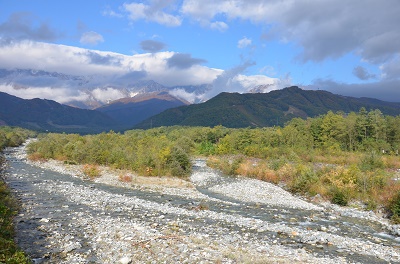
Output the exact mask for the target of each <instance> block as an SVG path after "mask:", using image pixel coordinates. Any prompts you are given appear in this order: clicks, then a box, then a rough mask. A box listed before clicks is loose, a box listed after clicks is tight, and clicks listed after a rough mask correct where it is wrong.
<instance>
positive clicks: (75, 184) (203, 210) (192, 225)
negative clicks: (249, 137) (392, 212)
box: [6, 147, 400, 263]
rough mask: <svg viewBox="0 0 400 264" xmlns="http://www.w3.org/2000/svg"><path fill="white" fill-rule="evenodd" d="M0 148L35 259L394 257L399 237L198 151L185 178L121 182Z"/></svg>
mask: <svg viewBox="0 0 400 264" xmlns="http://www.w3.org/2000/svg"><path fill="white" fill-rule="evenodd" d="M7 155H8V158H9V160H10V167H9V171H8V172H7V173H6V179H7V180H8V181H9V182H10V184H11V186H14V188H15V190H16V193H17V196H18V197H19V198H20V199H21V201H22V202H23V210H22V212H21V214H20V215H19V216H18V217H17V219H16V221H17V222H18V223H19V225H18V228H19V232H20V236H19V238H18V239H19V242H20V243H21V245H23V246H24V245H25V246H27V247H28V245H29V246H30V247H31V248H32V244H33V241H32V239H33V238H35V237H36V238H38V237H39V239H36V243H37V247H36V248H34V249H33V250H36V251H35V252H31V254H34V257H35V258H37V259H38V261H44V262H48V263H71V262H73V263H147V262H150V263H164V262H165V263H250V262H254V263H289V262H290V263H356V262H359V263H365V262H368V263H385V262H397V261H400V252H399V245H400V241H399V239H398V238H397V237H396V236H394V235H393V234H391V233H390V230H391V229H393V230H394V229H395V227H394V226H391V225H390V224H389V223H388V222H387V221H386V220H385V219H381V218H379V217H378V216H376V215H374V214H373V213H372V212H364V211H359V210H357V209H354V208H342V207H339V206H334V205H330V204H328V203H310V202H308V201H306V200H304V199H302V198H301V197H296V196H293V195H291V194H290V193H287V192H285V191H284V190H282V189H280V188H279V187H277V186H275V185H272V184H269V183H265V182H261V181H257V180H249V179H244V178H227V177H224V176H223V175H220V174H219V173H218V172H216V171H214V170H212V169H210V168H208V167H207V166H206V165H205V162H204V161H201V160H198V161H196V162H195V167H194V172H193V174H192V176H191V180H190V181H183V180H180V179H179V180H176V179H173V180H172V179H166V178H158V177H156V178H150V179H151V181H150V182H147V181H145V180H148V179H142V178H140V177H137V176H135V175H130V176H131V177H132V182H125V181H121V180H120V173H121V172H120V171H112V170H108V169H106V168H102V174H101V176H100V177H98V178H96V179H95V180H94V181H88V180H86V179H84V180H82V179H83V178H84V176H83V175H82V174H80V171H81V170H80V167H79V166H77V165H67V164H63V163H61V162H56V161H49V162H41V163H37V162H35V163H32V162H29V161H27V160H26V156H25V155H26V154H25V150H24V147H21V148H18V149H14V150H13V151H11V152H9V153H8V154H7ZM27 163H29V164H31V165H33V167H32V166H29V165H27ZM54 171H58V172H60V173H61V174H60V173H57V172H54ZM65 174H68V175H70V176H67V175H65ZM71 176H73V177H71ZM32 229H34V231H32ZM30 237H31V240H29V238H30ZM32 237H33V238H32Z"/></svg>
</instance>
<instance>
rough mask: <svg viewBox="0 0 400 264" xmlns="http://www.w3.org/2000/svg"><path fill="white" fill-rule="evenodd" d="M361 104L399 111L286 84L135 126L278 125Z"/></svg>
mask: <svg viewBox="0 0 400 264" xmlns="http://www.w3.org/2000/svg"><path fill="white" fill-rule="evenodd" d="M361 107H365V108H367V110H369V109H380V110H381V111H382V112H383V113H384V114H388V115H398V114H400V103H389V102H384V101H380V100H376V99H369V98H353V97H345V96H340V95H335V94H332V93H330V92H326V91H310V90H302V89H300V88H298V87H295V86H293V87H289V88H285V89H282V90H275V91H272V92H269V93H257V94H238V93H221V94H219V95H217V96H216V97H214V98H212V99H210V100H208V101H207V102H205V103H201V104H197V105H189V106H182V107H178V108H174V109H169V110H166V111H164V112H162V113H161V114H159V115H156V116H153V117H151V120H150V119H148V120H145V121H144V122H142V123H140V124H139V125H137V127H138V128H149V127H151V126H153V127H155V126H173V125H184V126H216V125H223V126H226V127H263V126H273V125H282V124H284V123H285V122H286V121H288V120H290V119H292V118H293V117H302V118H306V117H313V116H317V115H320V114H325V113H326V112H328V111H329V110H332V111H343V112H350V111H359V109H360V108H361Z"/></svg>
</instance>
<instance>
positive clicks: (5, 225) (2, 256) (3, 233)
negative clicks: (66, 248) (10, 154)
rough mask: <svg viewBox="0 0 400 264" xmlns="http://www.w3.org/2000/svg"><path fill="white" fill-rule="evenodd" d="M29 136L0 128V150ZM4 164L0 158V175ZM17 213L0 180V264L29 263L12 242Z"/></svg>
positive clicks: (12, 129) (28, 132)
mask: <svg viewBox="0 0 400 264" xmlns="http://www.w3.org/2000/svg"><path fill="white" fill-rule="evenodd" d="M29 136H34V132H31V131H28V130H24V129H20V128H10V127H0V150H3V149H4V148H5V147H9V146H12V147H14V146H18V145H20V144H22V143H23V142H25V140H26V139H27V138H28V137H29ZM4 162H5V160H4V158H2V157H1V156H0V173H1V170H2V168H3V163H4ZM17 211H18V204H17V202H16V201H15V199H14V198H13V197H12V195H11V193H10V191H9V189H8V187H7V185H6V184H5V183H4V182H3V181H2V180H1V178H0V263H16V264H17V263H18V264H19V263H31V262H30V260H29V258H28V257H27V256H26V255H25V253H24V252H22V251H21V250H19V249H18V247H17V245H16V244H15V242H14V235H15V234H14V224H13V218H14V216H15V214H16V213H17Z"/></svg>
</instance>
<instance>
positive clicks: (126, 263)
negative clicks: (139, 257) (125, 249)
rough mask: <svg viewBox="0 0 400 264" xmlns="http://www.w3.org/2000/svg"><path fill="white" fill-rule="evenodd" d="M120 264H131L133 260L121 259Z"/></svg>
mask: <svg viewBox="0 0 400 264" xmlns="http://www.w3.org/2000/svg"><path fill="white" fill-rule="evenodd" d="M118 263H120V264H131V263H132V260H131V259H130V258H128V257H123V258H121V259H120V260H119V262H118Z"/></svg>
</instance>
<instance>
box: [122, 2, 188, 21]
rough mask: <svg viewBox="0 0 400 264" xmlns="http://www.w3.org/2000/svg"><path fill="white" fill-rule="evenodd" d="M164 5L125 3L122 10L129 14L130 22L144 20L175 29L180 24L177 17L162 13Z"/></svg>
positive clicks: (179, 19)
mask: <svg viewBox="0 0 400 264" xmlns="http://www.w3.org/2000/svg"><path fill="white" fill-rule="evenodd" d="M164 7H165V6H164V5H162V4H159V5H157V3H156V4H154V5H146V4H143V3H130V4H127V3H125V4H124V5H123V8H124V9H125V11H127V12H128V13H129V19H131V20H132V21H136V20H140V19H144V20H147V21H151V22H156V23H158V24H161V25H165V26H170V27H176V26H180V25H181V24H182V19H181V18H180V17H179V16H174V15H171V14H168V13H166V12H164V11H163V9H164Z"/></svg>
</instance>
